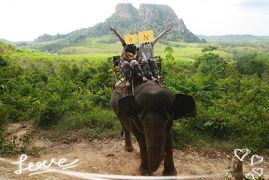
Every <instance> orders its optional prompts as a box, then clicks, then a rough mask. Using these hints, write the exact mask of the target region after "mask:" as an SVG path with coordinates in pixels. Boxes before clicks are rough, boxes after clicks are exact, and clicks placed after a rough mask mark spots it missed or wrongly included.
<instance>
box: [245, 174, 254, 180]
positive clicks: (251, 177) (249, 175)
mask: <svg viewBox="0 0 269 180" xmlns="http://www.w3.org/2000/svg"><path fill="white" fill-rule="evenodd" d="M245 177H246V178H247V179H251V180H256V179H255V177H254V175H253V174H252V173H247V174H246V175H245Z"/></svg>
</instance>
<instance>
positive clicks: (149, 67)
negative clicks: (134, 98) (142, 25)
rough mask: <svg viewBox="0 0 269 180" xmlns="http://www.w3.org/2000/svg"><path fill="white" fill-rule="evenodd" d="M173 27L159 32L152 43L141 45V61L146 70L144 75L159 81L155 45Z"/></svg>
mask: <svg viewBox="0 0 269 180" xmlns="http://www.w3.org/2000/svg"><path fill="white" fill-rule="evenodd" d="M170 31H171V29H166V30H165V31H163V32H162V33H161V34H159V35H158V36H157V37H156V38H155V39H154V40H153V41H152V42H151V43H149V42H146V43H142V44H141V45H140V57H139V60H140V63H141V66H142V69H143V72H144V75H145V76H146V77H147V78H149V79H151V80H153V81H157V82H159V80H160V75H159V69H158V66H157V64H156V62H155V61H154V59H153V57H154V45H155V44H156V43H157V42H158V41H159V39H160V38H161V37H162V36H163V35H165V34H166V33H168V32H170Z"/></svg>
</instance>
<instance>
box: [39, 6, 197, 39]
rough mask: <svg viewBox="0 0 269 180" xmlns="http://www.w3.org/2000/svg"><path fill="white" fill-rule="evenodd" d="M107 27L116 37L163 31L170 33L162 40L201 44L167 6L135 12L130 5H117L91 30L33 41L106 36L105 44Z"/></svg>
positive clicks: (142, 8)
mask: <svg viewBox="0 0 269 180" xmlns="http://www.w3.org/2000/svg"><path fill="white" fill-rule="evenodd" d="M109 25H111V26H113V27H115V28H116V29H117V30H118V31H119V33H120V34H122V35H124V34H129V33H137V32H138V31H143V30H148V29H152V30H153V31H154V34H155V36H157V35H158V34H159V33H161V32H162V31H163V30H164V29H166V28H171V29H172V32H171V33H169V34H168V35H167V36H166V40H172V41H175V40H181V41H185V42H201V40H200V39H199V38H198V37H197V36H196V35H194V34H193V33H192V32H191V31H189V30H188V29H187V27H186V25H185V24H184V21H183V20H182V19H178V17H177V15H176V14H175V12H174V11H173V9H172V8H170V7H169V6H167V5H157V4H141V5H140V7H139V9H136V8H135V7H134V6H132V4H130V3H121V4H118V5H117V6H116V11H115V13H114V14H112V15H111V16H110V17H109V18H107V19H106V21H105V22H102V23H99V24H96V25H95V26H93V27H89V28H84V29H79V30H76V31H73V32H71V33H69V34H65V35H60V34H58V35H56V36H50V35H47V34H45V35H42V36H40V37H38V38H37V39H36V40H35V42H44V41H55V40H56V41H58V40H60V42H62V43H67V44H70V43H78V42H81V41H84V40H86V39H87V38H89V37H99V36H109V37H111V38H110V39H109V38H108V41H111V39H114V40H116V39H115V37H114V36H113V34H112V33H111V31H109V29H108V27H109Z"/></svg>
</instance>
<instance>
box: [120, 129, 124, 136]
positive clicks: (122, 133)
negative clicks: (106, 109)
mask: <svg viewBox="0 0 269 180" xmlns="http://www.w3.org/2000/svg"><path fill="white" fill-rule="evenodd" d="M120 135H121V137H123V135H124V130H123V128H122V129H121V133H120Z"/></svg>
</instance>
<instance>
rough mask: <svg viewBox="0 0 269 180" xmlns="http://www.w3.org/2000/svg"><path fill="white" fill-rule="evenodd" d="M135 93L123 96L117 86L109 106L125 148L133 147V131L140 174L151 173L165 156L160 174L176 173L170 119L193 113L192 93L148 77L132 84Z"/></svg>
mask: <svg viewBox="0 0 269 180" xmlns="http://www.w3.org/2000/svg"><path fill="white" fill-rule="evenodd" d="M134 92H135V93H134V94H135V95H134V96H133V95H130V96H126V97H122V95H121V94H119V93H118V92H117V91H116V90H114V91H113V93H112V97H111V106H112V108H113V110H114V112H115V113H116V115H117V117H118V118H119V120H120V122H121V125H122V127H123V130H124V133H125V150H126V151H133V146H132V142H131V138H130V133H131V132H132V133H133V134H134V135H135V137H136V139H137V142H138V144H139V148H140V155H141V164H140V171H141V174H142V175H153V173H154V172H155V171H156V170H157V169H158V167H159V166H160V164H161V162H162V160H164V171H163V175H175V174H177V171H176V169H175V166H174V160H173V147H172V139H171V132H170V130H171V127H172V125H173V120H176V119H179V118H182V117H186V116H193V115H195V114H196V106H195V101H194V99H193V97H192V96H189V95H185V94H173V93H171V92H169V91H168V90H166V89H165V88H162V87H160V86H159V85H158V84H156V83H154V82H152V81H148V82H146V83H137V84H135V90H134Z"/></svg>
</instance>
